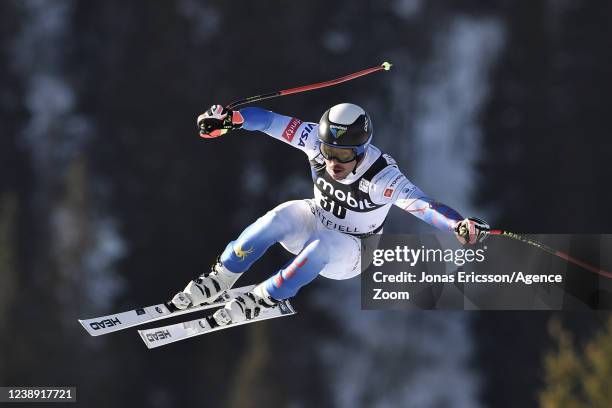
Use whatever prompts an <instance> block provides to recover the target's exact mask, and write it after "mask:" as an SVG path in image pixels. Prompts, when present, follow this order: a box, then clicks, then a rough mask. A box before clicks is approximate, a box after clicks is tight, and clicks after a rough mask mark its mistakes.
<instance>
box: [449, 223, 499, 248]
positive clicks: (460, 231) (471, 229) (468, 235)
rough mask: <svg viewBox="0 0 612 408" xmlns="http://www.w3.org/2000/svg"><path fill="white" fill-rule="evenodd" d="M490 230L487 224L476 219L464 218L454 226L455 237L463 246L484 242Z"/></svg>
mask: <svg viewBox="0 0 612 408" xmlns="http://www.w3.org/2000/svg"><path fill="white" fill-rule="evenodd" d="M490 230H491V227H490V226H489V224H487V223H486V222H485V221H483V220H481V219H480V218H476V217H469V218H466V219H464V220H462V221H459V222H458V223H457V224H456V225H455V235H456V236H457V239H458V240H459V242H461V243H462V244H464V245H465V244H475V243H477V242H482V241H484V240H485V238H486V237H487V236H488V235H489V231H490Z"/></svg>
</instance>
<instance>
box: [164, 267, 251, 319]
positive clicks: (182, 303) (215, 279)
mask: <svg viewBox="0 0 612 408" xmlns="http://www.w3.org/2000/svg"><path fill="white" fill-rule="evenodd" d="M240 275H242V273H234V272H231V271H230V270H228V269H227V268H226V267H225V266H223V263H222V262H221V260H220V259H219V258H217V261H216V262H215V263H214V264H213V266H212V267H211V269H210V272H209V273H207V274H203V275H201V276H200V277H199V278H197V279H196V280H192V281H191V282H189V283H188V284H187V286H186V287H185V289H183V291H182V292H179V293H177V294H176V295H175V296H174V297H173V298H172V301H171V302H172V304H173V305H174V306H176V308H177V309H179V310H183V309H187V308H188V307H193V306H198V305H201V304H203V303H208V302H210V301H214V300H215V299H216V298H217V297H218V296H219V294H221V292H223V291H224V290H228V289H230V288H231V287H232V286H234V283H236V281H237V280H238V278H239V277H240Z"/></svg>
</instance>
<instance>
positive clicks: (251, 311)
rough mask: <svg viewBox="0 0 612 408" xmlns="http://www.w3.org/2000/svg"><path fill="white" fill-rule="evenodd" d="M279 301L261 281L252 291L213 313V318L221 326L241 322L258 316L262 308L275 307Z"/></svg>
mask: <svg viewBox="0 0 612 408" xmlns="http://www.w3.org/2000/svg"><path fill="white" fill-rule="evenodd" d="M278 303H279V301H278V300H276V299H273V298H272V297H271V296H270V295H269V294H268V291H267V290H266V288H265V286H264V284H263V283H260V284H259V285H257V286H255V288H254V289H253V290H251V291H250V292H247V293H245V294H243V295H239V296H237V297H235V298H234V299H232V300H230V301H229V302H228V303H227V304H226V305H225V307H224V308H222V309H219V310H217V311H216V312H215V313H214V314H213V319H215V321H216V322H217V324H218V325H219V326H225V325H227V324H230V323H239V322H243V321H245V320H251V319H253V318H255V317H258V316H259V314H260V312H261V310H262V309H265V308H269V307H274V306H276V305H277V304H278Z"/></svg>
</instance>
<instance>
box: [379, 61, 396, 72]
mask: <svg viewBox="0 0 612 408" xmlns="http://www.w3.org/2000/svg"><path fill="white" fill-rule="evenodd" d="M381 65H382V67H383V69H384V70H385V71H389V70H390V69H391V67H392V66H393V64H391V63H389V62H387V61H385V62H383V63H382V64H381Z"/></svg>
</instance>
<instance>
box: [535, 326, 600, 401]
mask: <svg viewBox="0 0 612 408" xmlns="http://www.w3.org/2000/svg"><path fill="white" fill-rule="evenodd" d="M549 332H550V335H551V336H552V337H553V338H554V339H555V342H556V343H557V351H555V352H550V353H549V354H548V355H547V356H546V358H545V362H544V366H545V370H546V374H545V381H546V383H545V386H544V389H543V390H542V391H541V393H540V407H542V408H586V407H590V408H604V407H610V406H612V388H610V384H612V316H610V318H609V319H608V323H607V326H606V327H605V328H604V330H603V331H602V332H600V333H598V334H597V335H596V336H595V338H594V339H593V340H591V341H590V342H589V343H588V344H587V345H586V347H585V349H584V352H583V353H578V352H576V350H575V348H574V343H573V337H572V335H571V334H570V333H569V332H568V331H567V330H565V329H563V327H562V326H561V323H560V321H559V320H558V319H553V320H551V321H550V323H549Z"/></svg>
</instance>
